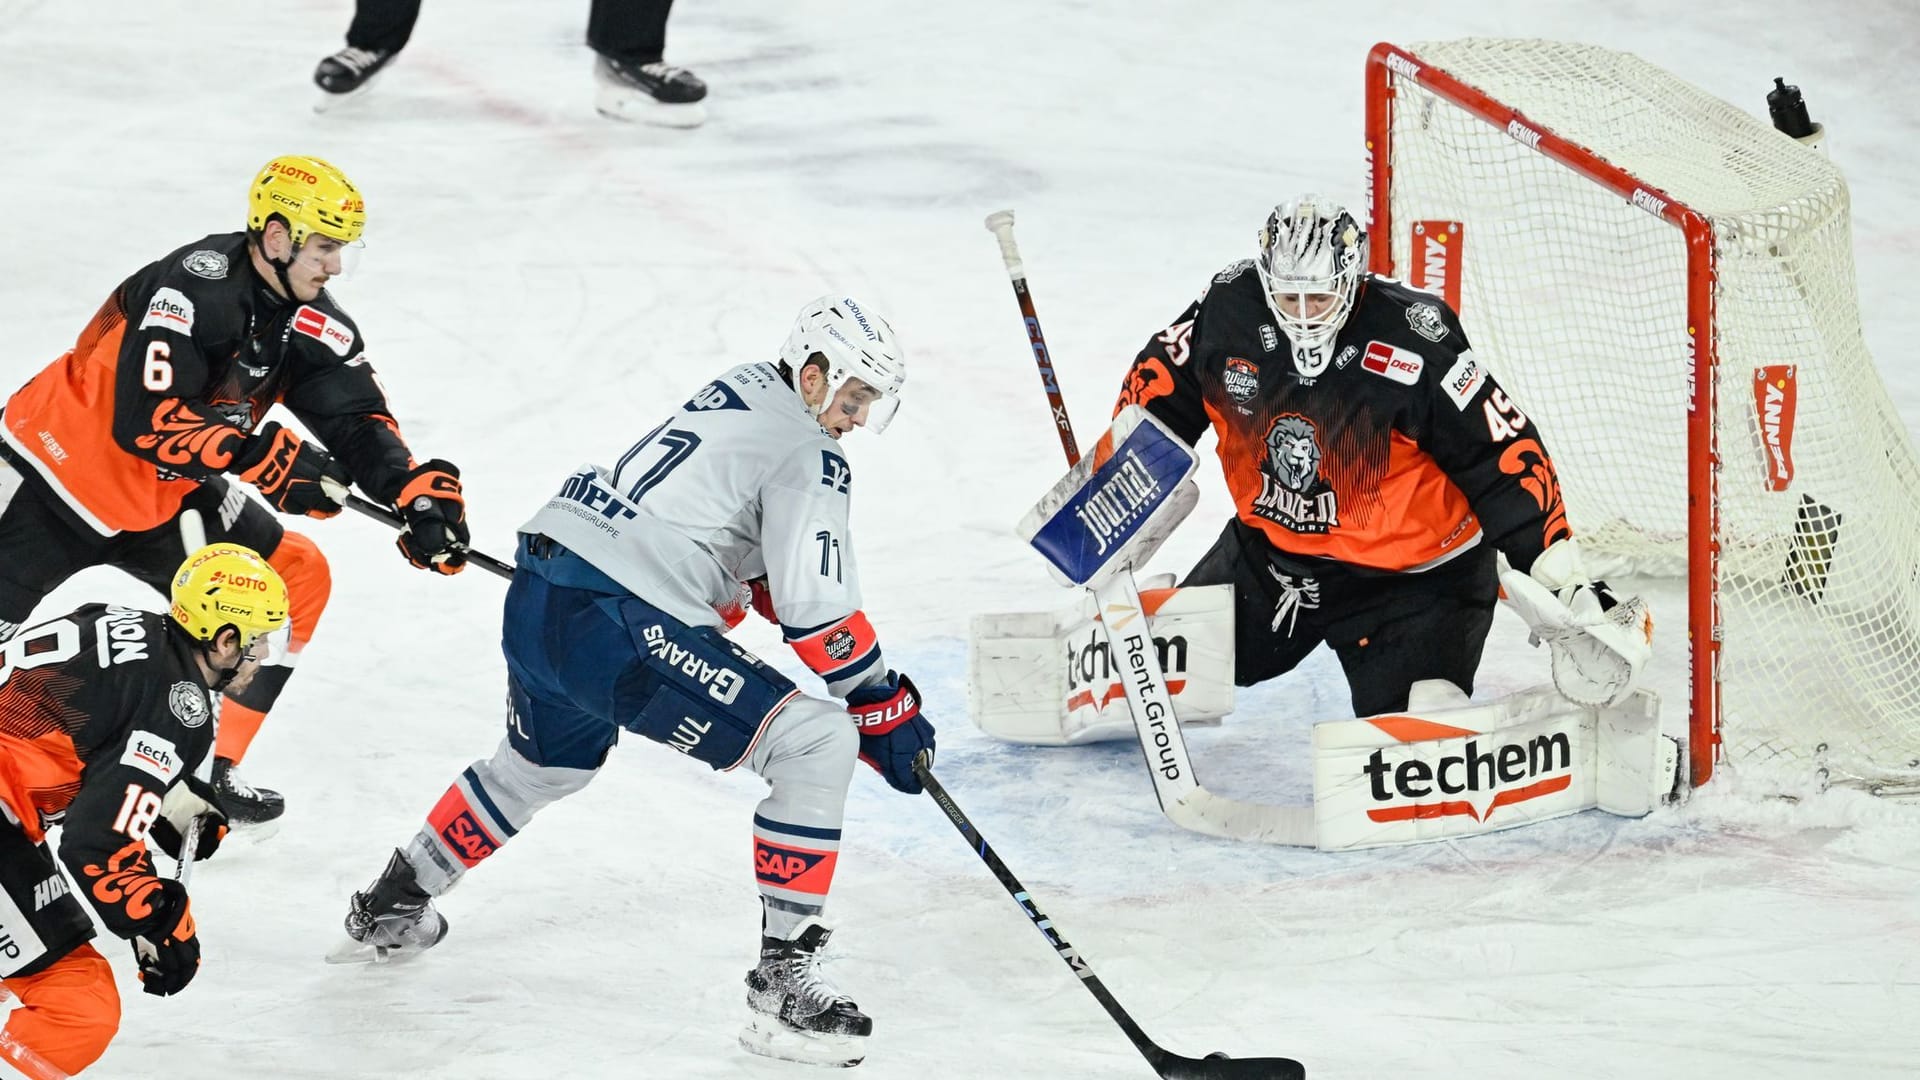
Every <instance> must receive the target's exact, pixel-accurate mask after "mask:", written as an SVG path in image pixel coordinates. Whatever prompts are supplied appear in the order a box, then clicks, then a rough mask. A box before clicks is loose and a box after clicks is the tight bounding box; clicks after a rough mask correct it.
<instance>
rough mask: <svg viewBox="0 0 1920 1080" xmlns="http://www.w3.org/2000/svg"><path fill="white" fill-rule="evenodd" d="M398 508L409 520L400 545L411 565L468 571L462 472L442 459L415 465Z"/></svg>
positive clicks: (465, 501) (467, 536)
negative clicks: (461, 486) (461, 489)
mask: <svg viewBox="0 0 1920 1080" xmlns="http://www.w3.org/2000/svg"><path fill="white" fill-rule="evenodd" d="M394 509H396V510H398V511H400V516H401V517H402V518H404V519H405V520H406V525H405V527H404V528H402V529H401V530H400V538H399V540H398V541H397V543H398V544H399V547H400V554H402V555H405V556H406V557H407V561H408V562H410V563H412V564H413V565H415V566H417V567H419V568H420V569H422V570H437V571H439V572H440V573H442V574H457V573H459V572H460V571H461V570H464V569H466V565H467V540H468V538H469V535H470V534H469V533H468V531H467V500H466V498H465V497H464V496H462V495H461V493H460V470H459V469H457V468H455V467H454V466H453V465H452V464H451V463H450V462H446V461H442V460H440V459H439V458H435V459H433V460H432V461H427V462H422V463H421V464H419V465H415V466H414V467H413V471H412V472H410V473H408V474H407V482H406V485H405V486H404V487H402V488H401V489H400V498H399V500H398V501H396V503H395V504H394Z"/></svg>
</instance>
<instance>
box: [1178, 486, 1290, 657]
mask: <svg viewBox="0 0 1920 1080" xmlns="http://www.w3.org/2000/svg"><path fill="white" fill-rule="evenodd" d="M1190 585H1231V586H1233V626H1234V631H1233V633H1234V650H1233V651H1234V657H1233V681H1234V683H1235V685H1238V686H1253V685H1254V684H1256V683H1262V682H1265V681H1266V680H1268V679H1271V678H1274V677H1275V676H1278V675H1282V674H1285V673H1286V672H1289V671H1292V670H1293V669H1294V668H1295V667H1297V666H1298V665H1299V663H1300V661H1302V660H1304V659H1306V657H1307V654H1308V653H1311V652H1312V651H1313V650H1314V648H1315V646H1317V645H1319V644H1320V641H1321V635H1320V631H1319V629H1318V627H1319V625H1320V623H1319V620H1318V618H1317V616H1319V614H1320V612H1321V610H1322V604H1321V592H1322V589H1321V583H1320V580H1319V578H1318V577H1314V576H1309V575H1308V574H1306V573H1304V572H1302V571H1301V569H1300V568H1294V567H1291V566H1288V565H1286V564H1285V563H1284V561H1283V560H1279V555H1278V553H1277V552H1275V551H1274V549H1273V545H1271V544H1269V543H1267V540H1266V537H1264V536H1262V535H1261V534H1260V531H1259V530H1257V529H1254V528H1251V527H1249V526H1247V525H1245V524H1243V523H1242V522H1241V521H1240V519H1238V518H1232V519H1229V520H1228V521H1227V527H1226V528H1224V529H1222V530H1220V538H1219V539H1218V540H1215V541H1214V543H1213V547H1211V548H1209V549H1207V553H1206V554H1205V555H1202V556H1201V557H1200V561H1199V562H1197V563H1195V564H1194V566H1193V569H1192V570H1190V571H1188V573H1187V576H1186V578H1185V579H1184V580H1182V581H1181V582H1180V587H1181V588H1186V587H1187V586H1190Z"/></svg>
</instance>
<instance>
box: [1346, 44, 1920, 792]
mask: <svg viewBox="0 0 1920 1080" xmlns="http://www.w3.org/2000/svg"><path fill="white" fill-rule="evenodd" d="M1367 86H1368V92H1367V97H1368V101H1367V127H1368V131H1367V150H1368V170H1369V185H1370V189H1371V190H1370V193H1369V194H1370V211H1371V219H1372V220H1371V227H1372V243H1373V269H1374V270H1375V271H1376V272H1380V273H1387V274H1392V275H1393V276H1397V277H1402V278H1405V279H1407V280H1408V281H1410V282H1411V283H1412V284H1415V285H1420V286H1423V287H1427V288H1431V289H1433V290H1434V291H1437V292H1441V293H1443V294H1445V295H1446V296H1447V298H1448V299H1449V300H1451V301H1452V302H1453V303H1454V305H1455V306H1456V307H1457V308H1459V309H1460V311H1461V317H1462V320H1463V322H1464V324H1465V326H1466V329H1467V333H1468V334H1469V336H1470V337H1471V339H1472V341H1473V345H1474V351H1475V354H1476V355H1477V356H1479V357H1481V358H1482V359H1483V360H1484V361H1486V362H1487V365H1488V367H1489V368H1490V369H1491V370H1492V371H1493V372H1494V373H1495V375H1497V376H1498V377H1499V378H1500V380H1501V382H1502V384H1503V385H1504V386H1506V387H1507V388H1508V389H1509V390H1510V391H1511V392H1512V393H1513V395H1514V397H1515V400H1516V402H1517V403H1519V404H1520V405H1521V407H1522V408H1524V409H1525V410H1526V412H1527V414H1528V415H1529V416H1532V417H1534V418H1536V419H1538V420H1539V428H1540V430H1541V432H1542V433H1543V436H1542V437H1543V438H1544V440H1545V441H1546V443H1547V445H1548V448H1549V449H1550V450H1551V451H1552V453H1553V456H1554V460H1555V462H1556V463H1557V465H1558V468H1559V476H1560V482H1561V486H1562V492H1563V494H1564V498H1565V501H1566V505H1567V509H1568V516H1569V519H1570V520H1571V522H1572V524H1573V527H1574V529H1575V531H1576V533H1577V534H1578V535H1579V536H1580V538H1581V542H1582V545H1583V547H1584V548H1585V549H1586V551H1587V552H1589V556H1588V558H1589V562H1590V563H1591V562H1599V563H1601V564H1602V565H1601V567H1600V568H1599V569H1598V570H1597V571H1596V572H1599V573H1614V574H1619V573H1622V572H1628V573H1639V574H1649V575H1684V576H1685V577H1686V580H1687V593H1688V604H1687V608H1688V610H1687V611H1686V612H1685V613H1684V620H1683V619H1682V618H1681V615H1682V613H1681V612H1662V613H1659V614H1661V615H1662V616H1663V618H1662V620H1661V622H1660V630H1659V632H1660V633H1661V634H1662V635H1663V636H1664V637H1665V638H1666V641H1667V642H1670V643H1671V642H1676V641H1684V642H1686V643H1687V645H1688V647H1689V649H1690V654H1691V655H1690V659H1689V665H1690V673H1691V686H1690V690H1689V694H1690V702H1689V705H1690V709H1691V724H1690V736H1691V737H1690V754H1691V758H1692V774H1693V778H1694V782H1695V783H1696V784H1697V783H1703V782H1705V780H1706V779H1707V777H1708V776H1709V775H1710V774H1711V773H1712V771H1713V768H1714V766H1715V763H1716V761H1722V762H1725V763H1727V764H1729V765H1732V766H1735V767H1736V768H1738V769H1740V770H1743V771H1744V770H1747V769H1749V768H1751V769H1752V770H1753V771H1756V772H1760V771H1772V770H1776V769H1779V770H1785V771H1787V772H1789V773H1792V772H1799V773H1806V774H1809V775H1821V776H1823V777H1824V778H1825V779H1827V780H1829V781H1833V782H1858V783H1862V784H1863V785H1865V786H1868V787H1870V788H1874V789H1875V790H1882V791H1886V792H1895V791H1904V790H1906V789H1920V788H1916V785H1915V783H1914V781H1915V779H1916V776H1920V773H1917V772H1916V769H1917V768H1920V765H1917V763H1916V759H1917V758H1920V625H1916V622H1917V620H1920V466H1916V459H1915V455H1914V451H1913V446H1912V444H1911V442H1910V440H1909V439H1908V436H1907V433H1906V429H1905V427H1904V425H1903V424H1902V423H1901V421H1900V418H1899V416H1898V414H1897V413H1896V412H1895V411H1894V408H1893V405H1892V403H1891V401H1890V400H1889V398H1888V395H1887V392H1886V389H1885V387H1884V386H1883V385H1882V383H1881V381H1880V379H1879V376H1878V375H1877V374H1876V373H1875V371H1874V367H1873V361H1872V358H1871V357H1870V356H1869V355H1868V353H1867V351H1866V347H1865V344H1864V342H1863V340H1862V336H1861V329H1860V317H1859V309H1858V304H1857V301H1856V298H1855V293H1854V280H1853V257H1852V248H1851V222H1850V217H1849V213H1848V196H1847V188H1846V184H1845V182H1844V181H1843V180H1842V178H1841V176H1840V173H1839V171H1838V170H1837V169H1836V168H1835V167H1834V166H1833V165H1832V164H1831V163H1830V162H1829V161H1828V160H1827V159H1826V158H1825V157H1824V156H1823V155H1821V154H1820V153H1818V152H1817V151H1814V150H1810V149H1808V148H1806V147H1803V146H1801V145H1799V144H1798V143H1796V142H1795V141H1793V140H1792V139H1790V138H1788V137H1786V136H1785V135H1782V134H1779V133H1778V132H1776V131H1774V130H1773V128H1772V127H1771V126H1770V125H1769V124H1767V123H1766V122H1764V121H1762V120H1759V119H1756V118H1755V117H1753V116H1750V115H1748V114H1747V113H1745V112H1743V111H1741V110H1740V109H1737V108H1735V107H1733V106H1732V105H1729V104H1727V103H1726V102H1723V101H1721V100H1719V99H1717V98H1714V97H1712V96H1710V95H1708V94H1706V93H1704V92H1702V91H1700V90H1699V89H1697V88H1695V87H1693V86H1691V85H1689V84H1687V83H1686V82H1684V81H1682V80H1680V79H1678V78H1675V77H1674V76H1672V75H1670V74H1668V73H1666V72H1664V71H1661V70H1660V69H1658V68H1655V67H1653V66H1652V65H1650V64H1647V63H1646V62H1644V61H1642V60H1639V59H1637V58H1635V57H1633V56H1631V55H1627V54H1624V53H1619V52H1613V51H1610V50H1606V49H1599V48H1593V47H1589V46H1582V45H1569V44H1559V43H1553V42H1543V41H1517V40H1463V41H1450V42H1442V43H1433V44H1421V45H1414V46H1412V47H1410V48H1408V49H1404V50H1403V49H1400V48H1396V47H1393V46H1390V45H1384V44H1383V45H1381V46H1378V47H1376V48H1375V49H1374V51H1373V54H1372V56H1371V57H1370V63H1369V65H1368V80H1367ZM1596 557H1597V558H1596ZM1656 647H1662V646H1661V643H1660V642H1658V641H1657V642H1656Z"/></svg>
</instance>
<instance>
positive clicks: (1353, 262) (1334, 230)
mask: <svg viewBox="0 0 1920 1080" xmlns="http://www.w3.org/2000/svg"><path fill="white" fill-rule="evenodd" d="M1254 265H1255V266H1256V267H1258V268H1259V270H1260V283H1261V284H1262V285H1263V286H1265V287H1266V294H1267V307H1268V309H1269V310H1271V311H1272V312H1273V317H1274V318H1275V319H1277V320H1279V322H1280V327H1281V329H1283V330H1285V331H1286V332H1287V337H1288V339H1289V340H1291V341H1292V342H1293V364H1294V367H1296V368H1298V369H1299V371H1300V373H1301V374H1302V375H1318V374H1320V373H1321V372H1322V371H1325V370H1326V367H1327V362H1328V361H1329V360H1331V359H1332V358H1333V348H1332V346H1333V339H1334V338H1335V337H1336V336H1338V335H1339V333H1340V328H1341V327H1342V326H1344V325H1346V322H1347V316H1348V315H1349V314H1351V313H1352V311H1353V300H1354V296H1355V295H1356V294H1357V293H1358V292H1359V289H1360V275H1361V274H1363V273H1365V272H1366V268H1367V234H1366V232H1365V231H1364V230H1362V229H1361V228H1360V226H1359V225H1358V224H1356V223H1355V222H1354V220H1353V215H1352V214H1349V213H1347V211H1346V209H1345V208H1344V207H1342V206H1341V205H1340V204H1339V203H1336V202H1334V201H1333V200H1332V199H1329V198H1327V197H1325V196H1323V195H1302V196H1300V197H1299V198H1296V199H1291V200H1289V201H1287V202H1283V203H1281V204H1280V205H1279V206H1276V207H1274V208H1273V213H1271V214H1269V215H1267V224H1266V227H1265V228H1262V229H1261V230H1260V258H1259V259H1258V260H1256V261H1255V263H1254ZM1316 297H1317V298H1318V299H1313V298H1316ZM1328 297H1331V298H1332V302H1331V303H1328V302H1327V298H1328ZM1282 300H1284V301H1286V302H1285V303H1282Z"/></svg>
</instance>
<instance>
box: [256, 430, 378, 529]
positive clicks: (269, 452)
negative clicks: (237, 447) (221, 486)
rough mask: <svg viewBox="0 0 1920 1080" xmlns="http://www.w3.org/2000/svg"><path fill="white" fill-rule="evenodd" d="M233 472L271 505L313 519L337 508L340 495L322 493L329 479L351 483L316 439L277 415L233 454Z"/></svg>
mask: <svg viewBox="0 0 1920 1080" xmlns="http://www.w3.org/2000/svg"><path fill="white" fill-rule="evenodd" d="M232 471H233V473H234V474H235V475H236V476H238V477H240V479H242V480H245V481H246V482H247V483H249V484H252V485H254V486H255V487H258V488H259V489H260V494H262V495H265V496H266V497H267V501H268V502H270V503H272V504H273V508H274V509H275V510H278V511H280V512H281V513H283V514H305V515H307V516H308V517H317V518H329V517H332V516H333V515H335V514H337V513H339V512H340V502H339V500H337V499H335V498H334V497H333V496H332V495H330V494H328V493H327V487H328V485H329V484H331V485H335V486H337V487H339V488H340V489H341V490H345V489H346V488H347V487H348V486H350V485H351V484H352V483H353V477H351V476H348V475H347V470H346V469H344V468H341V466H340V463H339V462H337V461H335V460H333V458H332V457H331V456H330V455H328V453H327V452H326V451H325V450H322V449H321V448H320V446H319V444H318V443H310V442H307V441H305V440H304V439H302V438H300V436H298V435H295V434H294V433H293V432H291V431H288V430H287V429H286V428H284V427H281V426H280V422H279V421H277V420H269V421H267V422H266V423H264V424H262V425H260V429H259V430H258V431H255V432H254V433H253V438H251V439H249V440H247V445H246V447H245V448H243V449H242V450H241V451H240V454H239V456H238V457H236V458H234V461H233V468H232Z"/></svg>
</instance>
